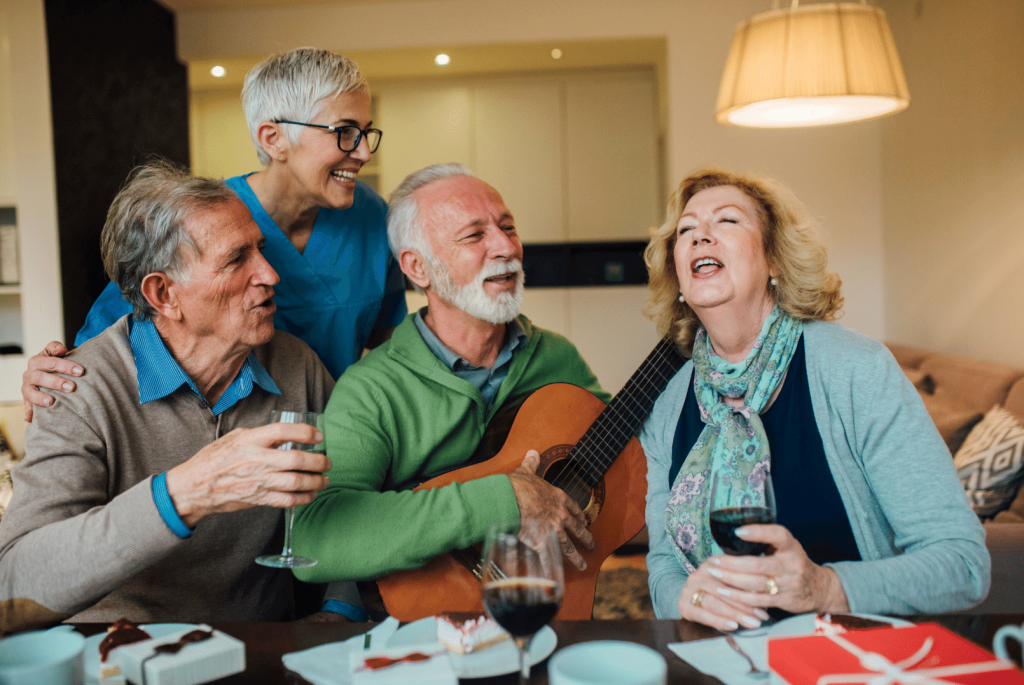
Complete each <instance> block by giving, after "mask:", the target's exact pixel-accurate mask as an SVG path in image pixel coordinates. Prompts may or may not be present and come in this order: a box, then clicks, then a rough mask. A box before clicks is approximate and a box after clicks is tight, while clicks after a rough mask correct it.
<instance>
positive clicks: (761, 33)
mask: <svg viewBox="0 0 1024 685" xmlns="http://www.w3.org/2000/svg"><path fill="white" fill-rule="evenodd" d="M909 104H910V93H909V92H908V91H907V83H906V80H905V79H904V77H903V68H902V67H901V66H900V59H899V55H897V54H896V44H895V43H894V42H893V39H892V32H891V31H890V30H889V23H888V22H887V21H886V19H885V12H883V11H882V10H881V9H879V8H877V7H871V6H869V5H866V4H855V3H821V4H815V5H802V6H794V7H792V8H790V9H778V10H771V11H768V12H763V13H761V14H757V15H754V16H753V17H751V18H750V19H748V20H746V21H744V22H742V23H740V24H739V26H737V27H736V33H735V35H734V36H733V39H732V48H731V49H730V50H729V58H728V59H727V60H726V63H725V73H724V74H723V75H722V86H721V89H720V90H719V92H718V106H717V108H716V115H715V116H716V118H717V119H718V122H719V123H722V124H733V125H736V126H755V127H762V128H788V127H796V126H824V125H827V124H840V123H844V122H848V121H858V120H861V119H873V118H875V117H881V116H885V115H887V114H895V113H896V112H900V111H902V110H904V109H906V108H907V106H908V105H909Z"/></svg>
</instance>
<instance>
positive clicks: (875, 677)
mask: <svg viewBox="0 0 1024 685" xmlns="http://www.w3.org/2000/svg"><path fill="white" fill-rule="evenodd" d="M768 667H769V668H770V669H771V670H772V671H773V672H774V673H775V674H776V675H778V676H779V677H780V678H782V679H783V680H784V681H786V682H787V683H789V685H840V684H845V683H860V684H863V685H895V684H896V683H900V685H1024V674H1021V672H1020V671H1018V670H1017V669H1016V668H1014V666H1013V664H1011V663H1010V662H1008V661H1001V660H999V659H997V658H996V657H995V656H994V655H993V654H992V653H991V652H988V651H986V650H984V649H982V648H981V647H979V646H977V645H975V644H973V643H971V642H968V641H967V640H965V639H963V638H962V637H960V636H959V635H956V634H954V633H951V632H950V631H948V630H946V629H945V628H943V627H942V626H939V625H936V624H934V623H924V624H921V625H916V626H910V627H905V628H875V629H872V630H853V631H849V632H847V633H844V634H842V635H810V636H803V637H780V638H772V639H769V640H768Z"/></svg>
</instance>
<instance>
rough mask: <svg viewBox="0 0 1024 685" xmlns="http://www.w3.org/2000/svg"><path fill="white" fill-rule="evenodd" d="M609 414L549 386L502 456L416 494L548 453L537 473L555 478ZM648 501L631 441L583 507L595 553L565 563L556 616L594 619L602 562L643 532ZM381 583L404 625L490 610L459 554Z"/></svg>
mask: <svg viewBox="0 0 1024 685" xmlns="http://www.w3.org/2000/svg"><path fill="white" fill-rule="evenodd" d="M604 409H605V404H604V403H603V402H602V401H601V400H599V399H597V398H596V397H594V396H593V395H592V394H590V393H589V392H587V391H586V390H583V389H582V388H578V387H576V386H574V385H569V384H566V383H555V384H552V385H547V386H544V387H543V388H540V389H539V390H537V391H536V392H534V393H533V394H532V395H531V396H530V397H529V398H528V399H527V400H526V401H525V402H524V403H523V406H522V408H521V409H520V410H519V413H518V415H517V416H516V419H515V422H514V423H513V425H512V429H511V431H510V432H509V435H508V438H507V439H506V440H505V443H504V446H503V447H502V449H501V451H500V452H499V453H498V454H497V455H496V456H494V457H493V458H491V459H489V460H488V461H485V462H483V463H480V464H474V465H472V466H467V467H465V468H461V469H458V470H456V471H451V472H449V473H446V474H444V475H442V476H438V477H437V478H434V479H432V480H429V481H427V482H426V483H423V484H422V485H420V486H419V487H418V488H416V490H424V489H430V488H439V487H443V486H445V485H449V484H450V483H456V482H458V483H463V482H466V481H470V480H475V479H477V478H482V477H484V476H490V475H494V474H499V473H512V472H513V471H515V470H516V468H518V467H519V465H520V464H521V463H522V461H523V457H525V456H526V452H527V451H528V450H531V449H535V450H537V451H538V452H540V454H541V461H540V468H539V469H538V475H540V476H542V477H547V479H548V480H550V479H551V476H552V475H553V474H554V473H556V472H558V471H559V470H560V469H562V468H564V467H565V466H566V461H565V458H566V456H567V455H568V454H569V451H570V450H571V449H572V447H573V445H575V444H576V443H577V441H579V440H580V438H581V437H582V436H583V434H584V433H586V432H587V430H588V429H589V428H590V426H591V425H592V424H593V423H594V422H595V420H596V419H597V417H598V416H599V415H600V414H601V412H602V411H603V410H604ZM646 495H647V460H646V458H645V456H644V453H643V450H642V449H641V447H640V443H639V442H638V441H637V439H636V438H631V439H630V440H629V442H628V443H627V445H626V448H625V450H624V451H623V452H622V453H621V454H620V455H619V457H618V458H617V459H616V460H615V461H614V462H613V463H612V465H611V467H610V468H609V469H608V471H607V472H606V473H605V475H604V478H603V479H602V480H601V481H600V482H598V484H597V485H596V486H595V487H594V488H593V489H591V490H590V492H589V500H588V501H586V502H583V503H581V506H582V507H583V508H584V511H585V512H586V514H587V519H588V521H590V525H589V529H590V532H591V533H592V534H593V536H594V549H592V550H589V551H588V550H585V549H583V548H582V547H581V546H577V549H578V550H579V552H580V553H581V554H582V555H583V558H584V559H586V562H587V568H586V570H584V571H579V570H577V569H576V567H575V566H573V565H571V564H569V563H566V564H565V595H564V597H563V599H562V606H561V608H560V609H559V611H558V614H557V616H556V618H559V619H584V620H586V619H590V618H591V614H592V613H593V608H594V593H595V590H596V587H597V573H598V571H599V570H600V568H601V564H602V563H603V562H604V560H605V559H606V558H607V557H608V555H610V554H611V553H612V552H614V551H615V550H616V549H618V548H619V547H621V546H622V545H624V544H625V543H626V542H628V541H629V540H630V539H632V538H633V536H635V535H636V534H637V533H638V532H640V529H641V528H642V527H643V525H644V503H645V500H646ZM577 501H579V499H578V500H577ZM377 585H378V587H379V588H380V593H381V596H382V597H383V599H384V605H385V606H386V607H387V610H388V613H390V614H391V615H392V616H394V617H395V618H397V619H399V620H401V621H414V620H417V619H420V618H424V617H426V616H432V615H435V614H439V613H443V612H445V611H482V610H483V604H482V602H481V599H480V589H481V588H480V581H479V580H478V579H477V578H476V576H474V575H473V573H472V572H471V571H470V570H469V569H468V568H466V566H465V565H463V564H462V563H461V562H459V561H458V560H456V558H455V557H454V556H452V554H441V555H439V556H437V557H435V558H434V559H433V560H431V561H430V562H429V563H428V564H427V565H426V566H423V567H420V568H417V569H410V570H407V571H396V572H393V573H389V574H388V575H386V576H383V577H381V578H379V579H378V580H377Z"/></svg>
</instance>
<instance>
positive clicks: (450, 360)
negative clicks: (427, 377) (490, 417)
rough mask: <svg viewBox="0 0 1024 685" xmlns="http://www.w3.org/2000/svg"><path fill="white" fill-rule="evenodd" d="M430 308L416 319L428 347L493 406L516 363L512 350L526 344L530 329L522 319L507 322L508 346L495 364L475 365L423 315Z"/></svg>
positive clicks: (502, 350) (487, 406)
mask: <svg viewBox="0 0 1024 685" xmlns="http://www.w3.org/2000/svg"><path fill="white" fill-rule="evenodd" d="M426 311H427V308H426V307H424V308H423V309H421V310H419V311H418V312H416V318H415V322H416V328H418V329H419V331H420V335H421V336H422V337H423V342H425V343H427V347H429V348H430V351H431V352H433V353H434V356H435V357H437V358H438V359H440V360H441V362H442V363H444V365H445V366H447V367H448V368H449V369H450V370H451V371H452V373H454V374H455V375H456V376H458V377H459V378H461V379H462V380H464V381H468V382H469V383H472V384H473V385H475V386H476V387H477V388H479V390H480V398H481V399H482V400H483V402H484V406H485V407H486V408H488V409H490V407H491V403H492V402H493V401H494V398H495V397H496V396H497V394H498V389H499V388H501V383H502V381H504V380H505V377H506V376H508V370H509V367H510V366H511V364H512V352H513V351H515V349H516V348H517V347H519V346H520V345H525V344H526V332H525V331H524V330H523V327H522V326H520V325H519V320H518V319H512V320H511V321H509V322H508V323H507V324H505V345H504V346H503V347H502V348H501V350H500V351H499V352H498V356H497V357H496V358H495V360H494V366H493V367H491V368H490V369H488V368H487V367H486V366H474V365H473V364H470V363H469V362H468V361H466V360H465V359H463V358H462V357H460V356H459V355H457V354H455V353H454V352H452V351H451V350H450V349H448V347H447V346H446V345H445V344H444V343H443V342H441V339H440V338H438V337H437V336H436V335H434V331H432V330H430V327H429V326H427V322H426V321H424V320H423V314H424V312H426Z"/></svg>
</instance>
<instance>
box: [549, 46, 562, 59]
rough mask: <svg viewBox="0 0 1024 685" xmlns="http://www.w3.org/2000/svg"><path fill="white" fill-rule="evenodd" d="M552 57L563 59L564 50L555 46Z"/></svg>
mask: <svg viewBox="0 0 1024 685" xmlns="http://www.w3.org/2000/svg"><path fill="white" fill-rule="evenodd" d="M551 59H562V51H561V50H559V49H558V48H555V49H554V50H552V51H551Z"/></svg>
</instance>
